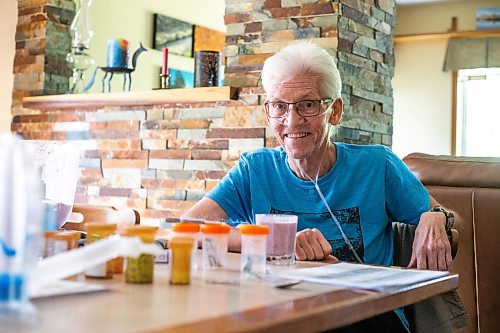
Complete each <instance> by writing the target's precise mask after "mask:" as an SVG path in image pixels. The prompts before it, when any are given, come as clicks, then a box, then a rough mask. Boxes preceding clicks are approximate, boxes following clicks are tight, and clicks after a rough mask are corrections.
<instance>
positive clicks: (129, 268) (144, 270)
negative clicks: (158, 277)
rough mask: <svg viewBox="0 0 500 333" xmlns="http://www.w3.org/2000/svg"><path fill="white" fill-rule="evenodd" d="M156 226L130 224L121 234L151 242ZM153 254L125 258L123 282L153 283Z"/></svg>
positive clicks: (153, 238)
mask: <svg viewBox="0 0 500 333" xmlns="http://www.w3.org/2000/svg"><path fill="white" fill-rule="evenodd" d="M157 230H158V228H157V227H151V226H144V225H131V226H128V227H127V228H126V229H125V230H124V231H123V236H126V237H140V239H141V240H142V241H143V242H144V243H153V242H154V240H155V235H156V231H157ZM153 271H154V256H152V255H150V254H141V255H140V256H139V257H138V258H127V263H126V268H125V282H127V283H153Z"/></svg>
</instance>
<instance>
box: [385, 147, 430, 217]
mask: <svg viewBox="0 0 500 333" xmlns="http://www.w3.org/2000/svg"><path fill="white" fill-rule="evenodd" d="M385 198H386V199H385V204H386V209H387V213H388V215H389V218H390V220H391V222H395V221H397V222H403V223H408V224H418V221H419V220H420V215H422V213H424V212H426V211H428V210H429V209H430V198H429V192H428V191H427V189H426V188H425V187H424V186H423V185H422V183H421V182H420V181H419V180H418V178H417V177H415V175H414V174H413V173H412V172H411V171H410V169H408V167H407V166H406V164H404V163H403V161H401V160H400V159H399V158H398V157H397V156H396V155H395V154H394V153H393V152H392V151H390V150H389V149H386V167H385Z"/></svg>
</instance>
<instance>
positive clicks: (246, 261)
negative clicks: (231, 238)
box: [238, 224, 269, 275]
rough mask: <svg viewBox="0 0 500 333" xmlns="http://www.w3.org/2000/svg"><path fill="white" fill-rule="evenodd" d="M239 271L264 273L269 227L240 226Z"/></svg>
mask: <svg viewBox="0 0 500 333" xmlns="http://www.w3.org/2000/svg"><path fill="white" fill-rule="evenodd" d="M238 229H240V233H241V271H242V272H246V273H253V274H256V275H264V274H265V273H266V247H267V235H268V234H269V227H268V226H266V225H250V224H240V225H239V226H238Z"/></svg>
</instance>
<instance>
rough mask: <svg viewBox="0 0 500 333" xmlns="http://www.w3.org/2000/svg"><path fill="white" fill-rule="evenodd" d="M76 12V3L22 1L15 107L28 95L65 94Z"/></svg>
mask: <svg viewBox="0 0 500 333" xmlns="http://www.w3.org/2000/svg"><path fill="white" fill-rule="evenodd" d="M74 13H75V5H74V2H73V1H72V0H18V22H17V28H16V37H15V38H16V54H15V60H14V90H13V93H12V104H13V107H14V109H17V108H19V107H20V104H21V100H22V98H23V97H26V96H34V95H49V94H63V93H66V92H67V91H68V90H69V77H71V70H69V69H68V67H67V65H66V54H67V53H68V52H69V50H70V45H71V36H70V34H69V25H70V24H71V20H72V19H73V16H74Z"/></svg>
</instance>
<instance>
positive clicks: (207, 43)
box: [193, 25, 226, 53]
mask: <svg viewBox="0 0 500 333" xmlns="http://www.w3.org/2000/svg"><path fill="white" fill-rule="evenodd" d="M225 43H226V35H225V34H224V33H223V32H220V31H217V30H213V29H209V28H205V27H202V26H199V25H195V26H194V43H193V48H194V51H203V50H208V51H218V52H221V53H222V52H223V51H224V45H225Z"/></svg>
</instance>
